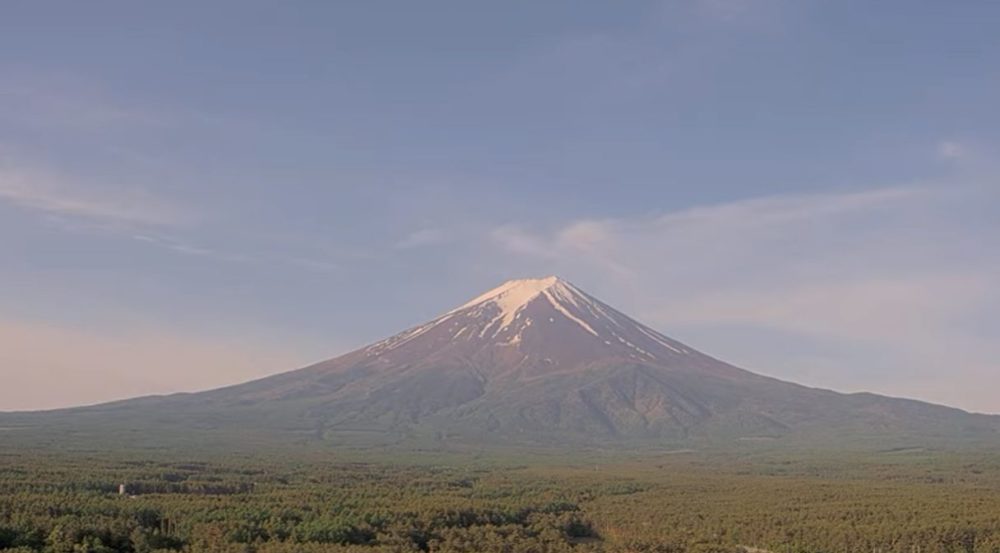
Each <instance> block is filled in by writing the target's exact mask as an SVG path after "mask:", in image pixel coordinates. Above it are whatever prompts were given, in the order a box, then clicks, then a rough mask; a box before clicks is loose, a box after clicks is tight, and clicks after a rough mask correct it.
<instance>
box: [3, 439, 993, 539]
mask: <svg viewBox="0 0 1000 553" xmlns="http://www.w3.org/2000/svg"><path fill="white" fill-rule="evenodd" d="M416 460H418V461H421V462H419V463H412V462H410V463H403V462H402V459H399V458H397V459H395V460H391V459H389V458H387V457H383V458H381V459H380V460H379V462H373V463H362V462H349V461H347V460H344V459H342V458H341V459H339V460H335V459H331V458H329V455H327V454H322V453H318V454H316V455H315V456H311V457H300V458H290V459H289V458H286V459H281V458H278V457H274V456H266V457H264V456H261V457H253V456H243V457H239V458H237V457H234V456H231V457H228V458H226V457H215V458H199V459H196V460H192V459H191V458H185V457H183V456H180V455H178V454H175V455H174V456H172V457H159V458H155V459H153V458H142V457H135V456H133V455H127V454H121V455H112V454H105V455H100V456H97V455H89V456H84V455H75V456H69V455H66V454H60V455H46V454H39V453H32V452H28V451H9V450H8V451H4V452H3V453H2V454H0V551H2V550H6V551H20V552H28V551H32V552H42V551H44V552H52V553H57V552H66V553H71V552H94V553H98V552H109V551H119V552H136V553H145V552H151V551H162V552H169V551H188V552H241V553H254V552H259V553H268V552H289V553H290V552H303V553H310V552H320V551H356V552H365V553H377V552H389V551H396V552H403V551H412V552H419V551H433V552H459V551H468V552H474V551H475V552H494V551H495V552H501V551H503V552H522V551H523V552H543V551H552V552H557V551H576V552H580V553H585V552H597V551H608V552H626V551H635V552H641V551H657V552H678V553H680V552H686V551H697V552H705V551H718V552H723V551H739V550H741V549H744V548H746V549H750V548H760V549H766V550H771V551H776V552H778V551H780V552H792V551H794V552H806V551H809V552H831V553H832V552H840V551H845V552H846V551H859V552H861V551H863V552H872V551H877V552H881V553H889V552H899V553H915V552H919V553H935V552H940V553H945V552H948V553H950V552H956V553H957V552H966V553H1000V459H998V458H997V457H995V456H991V455H987V454H975V455H973V454H965V455H962V456H949V455H944V454H929V453H925V452H921V451H912V450H911V451H887V452H883V453H882V454H879V455H869V456H863V457H862V456H856V455H855V456H844V457H840V458H836V457H831V456H829V455H823V456H813V457H810V456H800V457H798V458H794V459H792V458H789V457H774V456H770V455H768V454H756V455H754V456H742V457H736V456H704V455H700V454H691V453H673V454H664V455H659V456H655V457H648V458H642V459H633V460H630V461H621V460H619V461H616V462H614V463H613V464H600V463H597V462H595V461H593V459H587V460H585V461H584V460H570V459H565V460H563V461H562V462H560V461H559V459H557V458H554V457H550V458H547V459H545V460H544V461H545V462H537V463H532V464H530V465H514V464H511V463H510V462H509V461H502V460H501V461H497V460H488V461H489V462H485V461H482V462H475V463H472V462H469V461H468V459H466V460H464V461H460V460H459V459H456V458H452V459H446V458H441V457H422V458H417V459H416ZM120 484H125V485H126V494H125V495H119V493H118V491H119V485H120Z"/></svg>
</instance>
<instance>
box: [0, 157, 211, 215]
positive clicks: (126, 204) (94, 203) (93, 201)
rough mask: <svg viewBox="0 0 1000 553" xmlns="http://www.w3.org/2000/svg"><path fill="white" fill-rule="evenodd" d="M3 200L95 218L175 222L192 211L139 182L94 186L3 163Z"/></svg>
mask: <svg viewBox="0 0 1000 553" xmlns="http://www.w3.org/2000/svg"><path fill="white" fill-rule="evenodd" d="M0 201H3V202H6V203H9V204H12V205H15V206H18V207H20V208H23V209H27V210H32V211H37V212H41V213H45V214H50V215H58V216H65V217H72V218H81V219H88V220H92V221H95V222H105V223H120V224H133V225H135V224H138V225H156V226H174V225H179V224H182V223H185V222H187V221H189V220H190V218H191V214H190V213H189V212H186V211H184V210H182V209H180V208H179V207H178V206H177V205H175V204H173V203H172V202H169V201H167V200H164V199H162V198H158V197H156V196H154V195H153V194H151V193H149V192H148V191H147V190H145V189H143V188H141V187H138V186H119V187H114V188H112V187H108V186H95V185H92V184H89V183H83V182H80V181H78V180H76V179H73V178H71V177H67V176H63V175H59V174H56V173H54V172H51V171H44V170H37V169H23V168H19V167H12V166H10V165H0Z"/></svg>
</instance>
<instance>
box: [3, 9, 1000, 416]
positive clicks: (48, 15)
mask: <svg viewBox="0 0 1000 553" xmlns="http://www.w3.org/2000/svg"><path fill="white" fill-rule="evenodd" d="M56 4H57V5H58V6H59V9H53V8H52V5H44V6H43V5H39V4H35V3H19V4H12V5H9V6H7V7H5V9H4V17H3V18H2V20H0V46H2V47H3V48H0V376H2V377H3V379H4V381H5V382H7V383H8V385H7V386H4V387H2V388H0V411H12V410H27V409H47V408H56V407H67V406H72V405H80V404H92V403H99V402H103V401H109V400H115V399H124V398H128V397H134V396H139V395H148V394H164V393H173V392H182V391H194V390H204V389H209V388H213V387H218V386H223V385H227V384H233V383H238V382H242V381H246V380H250V379H253V378H257V377H260V376H264V375H268V374H275V373H279V372H283V371H287V370H291V369H295V368H299V367H301V366H305V365H307V364H310V363H313V362H316V361H320V360H323V359H326V358H329V357H333V356H336V355H339V354H342V353H345V352H347V351H350V350H352V349H354V348H356V347H360V346H362V345H365V344H368V343H371V342H374V341H376V340H378V339H381V338H384V337H386V336H389V335H391V334H394V333H396V332H399V331H401V330H403V329H404V328H407V327H410V326H413V325H415V324H418V323H421V322H424V321H426V320H429V319H431V318H432V317H434V316H435V315H438V314H440V313H442V312H444V311H447V310H448V309H451V308H453V307H456V306H458V305H461V304H462V303H464V302H465V301H467V300H469V299H471V298H473V297H475V296H477V295H478V294H480V293H482V292H484V291H486V290H488V289H490V288H493V287H494V286H496V285H498V284H500V283H501V282H503V281H505V280H507V279H511V278H525V277H540V276H545V275H550V274H557V275H559V276H561V277H563V278H566V279H568V280H569V281H571V282H573V283H575V284H576V285H578V286H579V287H580V288H581V289H583V290H584V291H586V292H587V293H589V294H592V295H594V296H596V297H597V298H599V299H601V300H602V301H605V302H607V303H609V304H611V305H613V306H614V307H616V308H618V309H620V310H621V311H623V312H624V313H626V314H628V315H630V316H632V317H634V318H636V319H637V320H639V321H641V322H643V323H645V324H647V325H649V326H651V327H653V328H655V329H657V330H659V331H662V332H663V333H664V334H666V335H668V336H670V337H672V338H675V339H677V340H679V341H681V342H684V343H686V344H689V345H690V346H692V347H695V348H697V349H699V350H701V351H703V352H705V353H707V354H709V355H712V356H715V357H718V358H720V359H722V360H724V361H726V362H729V363H732V364H734V365H737V366H740V367H743V368H746V369H748V370H751V371H755V372H758V373H761V374H766V375H770V376H775V377H778V378H781V379H785V380H789V381H793V382H797V383H801V384H805V385H808V386H815V387H823V388H830V389H835V390H838V391H846V392H855V391H870V392H875V393H880V394H886V395H891V396H897V397H909V398H915V399H920V400H925V401H930V402H934V403H940V404H945V405H950V406H955V407H959V408H963V409H966V410H970V411H976V412H988V413H998V414H1000V396H998V395H997V394H996V393H995V388H996V384H997V382H998V376H1000V362H998V359H1000V341H998V340H997V339H996V337H997V335H998V332H1000V314H998V313H1000V278H997V276H998V275H1000V217H998V215H1000V214H998V208H997V205H1000V204H998V202H1000V182H998V177H1000V167H998V164H997V162H996V154H997V152H998V150H1000V111H998V110H996V108H995V103H996V102H995V98H997V97H1000V72H998V71H997V69H996V60H997V59H1000V35H998V34H997V33H996V32H995V29H994V28H993V27H994V25H992V22H994V21H997V18H998V17H1000V5H993V4H989V3H970V4H966V5H947V6H943V5H942V4H936V3H925V2H917V3H912V2H887V3H880V4H878V5H870V4H855V3H822V2H795V3H792V2H783V1H779V0H763V1H760V2H751V1H746V0H696V1H691V2H641V3H635V4H630V5H629V6H617V5H616V6H609V5H604V4H600V3H577V2H573V3H568V2H566V3H561V2H560V3H551V4H545V5H537V4H535V3H527V2H525V3H513V4H511V3H505V4H503V5H502V6H501V5H496V6H484V5H477V6H472V5H469V4H466V3H460V2H434V3H430V4H420V5H417V4H408V3H395V2H384V3H364V4H342V5H335V4H326V3H310V2H305V3H299V4H296V5H295V7H294V8H292V7H288V6H283V7H281V8H279V7H277V6H274V5H270V4H268V3H265V2H218V3H213V4H211V5H210V6H205V5H203V4H202V3H194V2H174V3H170V4H169V5H167V4H164V5H139V4H134V3H127V2H102V3H101V4H100V5H99V6H100V7H95V6H94V5H84V4H80V3H73V2H56ZM931 38H933V39H931Z"/></svg>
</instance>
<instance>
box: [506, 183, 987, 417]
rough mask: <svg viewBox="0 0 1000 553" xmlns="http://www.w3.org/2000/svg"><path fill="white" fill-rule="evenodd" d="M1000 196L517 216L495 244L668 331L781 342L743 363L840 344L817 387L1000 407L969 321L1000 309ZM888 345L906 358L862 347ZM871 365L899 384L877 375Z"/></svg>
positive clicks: (516, 260) (840, 197) (972, 191)
mask: <svg viewBox="0 0 1000 553" xmlns="http://www.w3.org/2000/svg"><path fill="white" fill-rule="evenodd" d="M996 200H997V197H996V195H995V192H990V191H989V190H985V189H984V188H983V187H981V186H974V185H970V186H966V185H964V184H962V183H952V184H951V185H949V186H931V185H926V186H904V187H892V188H881V189H875V190H868V191H860V192H851V193H841V194H812V195H792V196H777V197H765V198H753V199H747V200H743V201H737V202H730V203H724V204H719V205H708V206H702V207H694V208H690V209H684V210H679V211H675V212H669V213H666V214H663V215H659V216H647V217H638V218H616V219H599V220H597V219H582V220H576V221H570V222H567V223H565V224H563V225H560V226H558V227H556V228H550V229H547V230H538V229H532V228H530V227H525V226H514V225H505V226H501V227H498V228H495V229H494V230H493V231H492V233H491V234H490V237H489V240H490V242H491V243H492V244H493V245H494V247H495V248H497V249H499V250H500V251H501V252H503V253H505V254H506V255H507V256H508V258H507V259H508V260H509V261H507V262H508V263H511V264H521V265H523V266H525V267H532V268H534V267H538V266H539V264H541V265H544V266H545V267H547V268H549V270H550V271H555V272H560V273H563V274H565V275H566V276H567V277H569V278H571V279H579V280H580V281H582V283H584V284H586V286H587V287H588V288H592V289H595V291H597V292H599V293H600V292H601V291H607V293H606V295H607V296H608V298H609V299H611V300H613V301H615V302H616V303H619V304H620V305H622V307H624V308H625V309H626V310H628V311H630V312H633V313H635V314H636V315H638V316H639V317H640V318H642V319H644V320H646V321H647V322H649V323H651V324H654V325H656V326H658V327H660V328H662V329H664V330H668V331H670V330H675V331H680V332H681V333H682V334H683V333H685V332H690V333H691V335H697V336H702V335H704V336H711V335H713V332H714V331H713V330H712V329H721V328H730V329H731V328H744V329H746V330H747V332H753V333H754V334H758V333H765V334H768V335H769V336H771V338H769V339H771V340H774V341H773V343H772V344H771V347H770V348H763V349H762V350H756V351H754V352H751V353H748V355H749V356H750V357H742V358H741V357H737V358H733V359H731V360H733V361H737V362H745V363H747V364H749V365H751V366H753V367H755V368H760V369H761V370H764V371H766V372H772V373H773V374H777V375H779V376H783V377H785V378H792V379H800V380H801V379H802V375H803V374H805V373H806V372H809V371H807V370H806V367H802V366H791V365H790V364H789V363H788V360H787V359H782V357H781V355H780V352H782V351H784V349H785V348H784V347H783V346H782V344H781V342H780V340H782V339H785V340H793V341H797V342H800V343H801V342H802V341H803V340H820V341H823V342H826V343H837V344H839V353H836V354H833V356H832V357H830V358H828V359H827V360H826V364H827V365H828V366H837V365H839V366H840V369H839V370H838V371H826V372H825V373H823V374H820V375H819V376H816V375H813V379H812V383H813V384H818V385H827V386H831V387H837V388H844V389H865V388H868V389H871V388H875V389H876V390H878V391H883V392H889V393H898V394H909V395H917V396H919V397H924V398H927V399H932V400H938V401H946V402H950V403H957V404H960V405H965V406H967V407H972V408H981V409H989V408H991V407H989V406H990V405H993V407H992V409H996V406H995V402H993V401H992V399H989V398H986V397H983V394H981V393H980V392H979V391H980V390H981V389H982V386H983V385H985V384H986V383H984V382H981V381H979V380H976V379H977V378H978V377H979V376H981V375H982V371H983V370H984V367H998V366H997V365H996V363H995V361H994V360H995V359H997V358H1000V346H998V345H997V344H995V341H994V340H992V339H988V338H987V337H986V336H983V335H982V334H977V333H975V332H970V331H969V330H968V329H969V328H975V327H976V324H977V323H976V318H977V317H980V316H981V313H982V310H983V309H985V308H989V309H997V310H1000V283H998V281H997V280H996V278H995V275H996V274H998V272H1000V256H998V255H997V254H996V252H997V251H1000V250H998V248H1000V225H998V224H997V223H996V222H994V221H991V219H990V218H989V217H988V216H987V214H986V213H984V212H983V210H982V209H981V207H980V206H982V205H987V204H988V203H989V202H992V201H996ZM977 230H978V233H977ZM970 233H973V234H977V236H978V238H977V240H975V241H970V240H968V236H969V234H970ZM963 237H964V238H963ZM494 251H496V250H494ZM790 337H795V338H790ZM709 345H710V346H711V347H708V348H707V349H709V350H712V351H720V350H721V351H724V352H735V354H736V355H739V351H738V350H739V348H736V349H733V350H727V349H726V347H725V345H724V344H709ZM719 346H721V347H719ZM873 349H874V350H877V351H879V352H880V353H879V355H882V356H884V357H885V358H886V359H891V361H886V362H884V363H882V362H880V363H875V362H874V361H872V360H867V361H866V360H860V361H859V359H858V358H857V356H855V354H853V353H852V352H871V351H872V350H873ZM767 350H770V352H768V351H767ZM748 351H749V350H748ZM865 363H869V364H870V365H872V366H871V367H869V368H871V369H872V370H876V367H875V365H878V368H879V370H884V371H886V372H885V377H884V378H878V375H876V374H874V373H872V372H869V373H868V374H864V372H863V370H862V368H861V367H859V366H858V365H859V364H861V365H864V364H865ZM998 369H1000V367H998ZM942 371H946V372H942ZM962 371H969V376H968V377H967V378H964V379H957V380H959V381H965V382H968V383H969V384H968V386H967V387H966V388H965V389H962V390H961V391H960V392H959V391H956V389H955V388H950V389H941V387H940V386H939V384H940V382H939V379H938V378H937V375H941V374H949V375H952V376H954V375H956V374H961V373H962ZM976 375H978V376H976ZM991 402H992V403H991Z"/></svg>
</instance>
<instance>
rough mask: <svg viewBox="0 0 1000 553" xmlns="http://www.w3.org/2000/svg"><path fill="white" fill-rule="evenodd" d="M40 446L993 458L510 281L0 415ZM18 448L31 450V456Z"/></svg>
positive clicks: (880, 403)
mask: <svg viewBox="0 0 1000 553" xmlns="http://www.w3.org/2000/svg"><path fill="white" fill-rule="evenodd" d="M0 423H2V425H3V426H4V427H5V428H6V429H8V431H7V432H6V433H0V438H5V439H6V438H12V439H18V440H27V441H31V442H33V443H35V444H39V445H46V444H48V445H52V444H57V443H65V442H67V441H69V442H86V441H88V440H97V441H102V440H104V441H107V440H108V438H109V437H112V439H111V441H113V442H115V443H120V442H125V443H131V444H161V445H163V444H171V443H198V442H201V443H230V444H240V443H243V444H247V443H281V444H296V443H297V444H304V445H317V444H332V445H334V446H340V445H344V446H364V445H379V446H382V445H396V446H405V447H428V446H450V445H456V444H466V445H489V444H492V445H504V444H510V445H517V446H526V447H578V446H627V447H637V448H645V447H648V448H672V447H703V446H704V447H726V446H731V447H736V446H745V445H747V444H758V443H768V444H776V445H782V446H784V445H788V446H794V447H817V446H823V445H835V446H837V447H844V446H846V445H850V446H851V447H862V448H864V447H869V448H885V447H945V446H956V445H957V446H965V445H1000V417H992V416H986V415H975V414H970V413H966V412H964V411H961V410H958V409H952V408H948V407H942V406H937V405H931V404H928V403H923V402H918V401H912V400H905V399H895V398H889V397H883V396H878V395H874V394H840V393H836V392H832V391H828V390H821V389H815V388H808V387H805V386H800V385H798V384H793V383H789V382H784V381H781V380H777V379H774V378H769V377H765V376H761V375H758V374H755V373H752V372H749V371H745V370H743V369H739V368H737V367H734V366H732V365H729V364H727V363H724V362H722V361H719V360H717V359H714V358H712V357H710V356H708V355H706V354H704V353H701V352H699V351H697V350H695V349H693V348H691V347H689V346H686V345H684V344H682V343H680V342H677V341H675V340H672V339H671V338H668V337H666V336H664V335H663V334H661V333H659V332H657V331H656V330H653V329H652V328H649V327H647V326H645V325H643V324H641V323H639V322H637V321H635V320H633V319H631V318H629V317H628V316H626V315H624V314H623V313H621V312H619V311H617V310H615V309H614V308H612V307H610V306H609V305H607V304H605V303H603V302H601V301H600V300H598V299H596V298H594V297H592V296H590V295H588V294H586V293H584V292H583V291H581V290H580V289H579V288H577V287H576V286H574V285H573V284H571V283H569V282H567V281H565V280H562V279H560V278H557V277H548V278H542V279H525V280H511V281H509V282H506V283H504V284H502V285H501V286H499V287H497V288H495V289H493V290H490V291H489V292H486V293H485V294H483V295H481V296H479V297H477V298H475V299H473V300H471V301H469V302H467V303H465V304H463V305H461V306H459V307H457V308H455V309H452V310H451V311H448V312H447V313H444V314H443V315H441V316H439V317H437V318H435V319H434V320H432V321H429V322H427V323H425V324H422V325H419V326H416V327H414V328H411V329H409V330H406V331H404V332H402V333H400V334H397V335H395V336H392V337H390V338H387V339H385V340H382V341H380V342H377V343H375V344H372V345H370V346H368V347H365V348H362V349H359V350H357V351H354V352H351V353H348V354H346V355H343V356H341V357H337V358H335V359H331V360H328V361H324V362H321V363H318V364H315V365H312V366H309V367H306V368H303V369H299V370H295V371H291V372H287V373H283V374H279V375H276V376H272V377H269V378H264V379H261V380H256V381H253V382H249V383H245V384H240V385H236V386H232V387H228V388H222V389H218V390H212V391H207V392H201V393H194V394H176V395H172V396H162V397H149V398H140V399H136V400H129V401H124V402H117V403H111V404H105V405H99V406H94V407H86V408H77V409H69V410H61V411H52V412H47V413H20V414H7V415H5V416H3V417H0ZM27 437H30V439H28V438H27Z"/></svg>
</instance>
